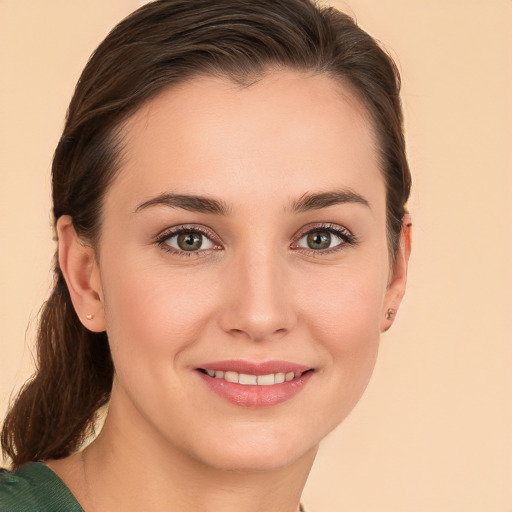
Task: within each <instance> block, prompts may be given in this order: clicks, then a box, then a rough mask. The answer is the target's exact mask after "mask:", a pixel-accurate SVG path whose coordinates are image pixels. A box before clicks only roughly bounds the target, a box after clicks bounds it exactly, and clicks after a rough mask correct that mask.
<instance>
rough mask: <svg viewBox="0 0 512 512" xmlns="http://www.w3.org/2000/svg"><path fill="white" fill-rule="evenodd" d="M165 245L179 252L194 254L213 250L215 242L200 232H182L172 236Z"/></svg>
mask: <svg viewBox="0 0 512 512" xmlns="http://www.w3.org/2000/svg"><path fill="white" fill-rule="evenodd" d="M165 243H166V244H167V245H169V246H170V247H172V248H173V249H176V250H178V251H186V252H194V251H199V250H204V249H211V248H212V247H213V242H212V241H211V240H210V239H209V238H208V237H207V236H206V235H204V234H203V233H199V232H198V231H182V232H181V233H177V234H175V235H172V236H170V237H169V238H167V239H166V240H165Z"/></svg>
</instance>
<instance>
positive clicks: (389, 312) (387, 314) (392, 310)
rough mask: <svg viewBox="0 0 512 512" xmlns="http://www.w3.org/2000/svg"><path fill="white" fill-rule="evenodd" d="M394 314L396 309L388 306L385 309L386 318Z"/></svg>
mask: <svg viewBox="0 0 512 512" xmlns="http://www.w3.org/2000/svg"><path fill="white" fill-rule="evenodd" d="M395 315H396V309H391V308H389V309H388V310H387V311H386V320H389V319H390V318H391V317H392V316H395Z"/></svg>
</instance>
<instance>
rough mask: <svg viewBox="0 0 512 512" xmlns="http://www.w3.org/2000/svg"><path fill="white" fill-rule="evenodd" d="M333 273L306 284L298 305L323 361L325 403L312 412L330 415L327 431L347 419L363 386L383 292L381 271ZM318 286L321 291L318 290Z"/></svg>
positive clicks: (373, 348) (377, 332)
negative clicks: (320, 411) (334, 274)
mask: <svg viewBox="0 0 512 512" xmlns="http://www.w3.org/2000/svg"><path fill="white" fill-rule="evenodd" d="M383 269H384V266H383ZM338 270H339V271H338V272H337V275H336V276H332V275H331V276H323V277H322V278H321V276H320V275H317V276H316V279H311V282H310V283H309V286H308V287H307V289H308V290H309V291H308V293H307V294H306V290H304V293H305V295H304V296H305V299H304V303H303V305H302V309H303V311H305V312H306V311H307V313H304V315H307V318H308V319H309V320H308V322H307V323H308V326H309V333H308V334H309V336H310V338H311V339H312V340H315V345H316V349H317V351H318V352H319V353H321V354H322V355H323V356H324V357H323V359H324V360H325V361H326V364H325V366H324V367H323V368H322V372H323V373H324V376H325V379H324V383H323V389H324V394H323V396H324V397H325V400H323V401H319V402H318V404H317V407H318V409H319V410H320V408H322V409H323V410H324V411H330V420H329V428H334V427H335V426H336V425H337V424H339V423H340V422H341V421H342V420H343V419H344V418H345V417H346V416H347V415H348V413H349V412H350V411H351V410H352V408H353V407H354V406H355V404H356V403H357V401H358V400H359V398H360V397H361V395H362V394H363V392H364V390H365V388H366V386H367V384H368V382H369V379H370V377H371V374H372V371H373V368H374V365H375V361H376V357H377V353H378V347H379V339H380V323H381V318H380V317H381V311H382V303H383V300H384V296H385V289H386V285H385V283H386V273H385V270H381V269H379V268H378V267H375V268H374V269H373V270H372V269H371V268H368V267H367V268H364V269H362V268H361V269H360V271H358V270H356V269H353V268H352V269H350V270H349V269H348V268H346V269H338ZM322 282H323V283H325V286H323V287H320V286H319V283H322ZM318 417H319V418H320V417H321V416H320V415H318ZM324 427H325V425H324ZM318 428H322V425H318Z"/></svg>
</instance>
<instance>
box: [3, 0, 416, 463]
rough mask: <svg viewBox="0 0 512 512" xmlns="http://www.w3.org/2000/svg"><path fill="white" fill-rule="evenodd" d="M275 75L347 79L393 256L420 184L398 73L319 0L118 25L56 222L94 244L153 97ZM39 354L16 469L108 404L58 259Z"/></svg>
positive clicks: (262, 1) (13, 424)
mask: <svg viewBox="0 0 512 512" xmlns="http://www.w3.org/2000/svg"><path fill="white" fill-rule="evenodd" d="M272 69H293V70H296V71H299V72H305V73H313V74H326V75H328V76H330V77H331V78H333V79H334V80H335V81H338V82H340V83H342V85H343V84H345V85H346V84H349V86H350V89H351V91H352V92H355V94H356V95H357V97H358V99H359V100H360V101H361V102H362V104H363V105H364V106H365V108H366V110H367V112H368V114H369V117H370V118H371V120H372V122H373V129H374V131H375V134H376V138H377V143H378V150H379V155H380V161H381V170H382V173H383V177H384V181H385V184H386V205H387V206H386V208H387V231H388V240H389V248H390V254H391V255H392V257H393V256H394V255H395V254H396V252H397V250H398V247H399V241H400V232H401V227H402V221H403V217H404V214H405V212H406V202H407V199H408V197H409V193H410V187H411V176H410V172H409V168H408V164H407V159H406V153H405V141H404V135H403V119H402V111H401V104H400V97H399V94H400V76H399V73H398V70H397V68H396V66H395V64H394V62H393V60H392V59H391V58H390V57H389V56H388V55H387V53H386V52H385V51H384V50H383V49H382V48H381V47H380V46H379V44H378V43H377V42H376V41H375V40H374V39H373V38H372V37H370V36H369V35H368V34H367V33H366V32H364V31H363V30H362V29H361V28H359V27H358V26H357V25H356V23H355V22H354V20H353V19H352V18H351V17H349V16H348V15H346V14H343V13H341V12H339V11H337V10H336V9H334V8H333V7H320V6H317V5H316V4H315V3H313V0H251V1H250V2H248V1H246V0H194V2H191V1H189V0H156V1H153V2H150V3H148V4H146V5H145V6H143V7H141V8H140V9H138V10H137V11H135V12H134V13H133V14H132V15H130V16H128V17H127V18H125V19H124V20H123V21H121V22H120V23H119V24H118V25H117V26H116V27H115V28H114V29H113V30H112V31H111V32H110V34H109V35H108V36H107V37H106V38H105V40H104V41H103V42H102V43H101V44H100V46H99V47H98V48H97V49H96V51H95V52H94V53H93V55H92V56H91V58H90V60H89V62H88V63H87V65H86V67H85V69H84V71H83V73H82V75H81V77H80V79H79V81H78V84H77V86H76V89H75V93H74V95H73V98H72V100H71V103H70V106H69V110H68V114H67V118H66V123H65V127H64V131H63V134H62V137H61V139H60V141H59V143H58V146H57V148H56V151H55V155H54V159H53V166H52V183H53V215H54V219H55V221H57V219H58V218H59V217H60V216H61V215H70V216H71V217H72V219H73V225H74V228H75V230H76V232H77V234H78V235H79V236H80V237H81V238H82V239H83V240H84V241H85V242H87V243H89V244H91V245H92V246H93V247H94V246H95V245H96V243H97V241H98V237H99V234H100V227H101V211H102V203H103V200H104V197H105V194H106V191H107V190H108V187H109V186H110V184H111V183H112V181H113V180H114V178H115V176H116V173H117V172H118V170H119V168H120V162H121V159H122V147H123V144H122V129H121V128H122V125H123V123H124V122H125V121H126V120H127V119H128V118H129V117H130V116H131V115H132V114H133V113H134V112H135V111H136V110H137V109H138V108H140V107H141V106H142V105H143V104H144V103H145V102H147V101H148V100H149V99H150V98H152V97H154V96H155V95H156V94H158V93H159V92H161V91H162V90H164V89H166V88H169V87H171V86H173V85H177V84H179V83H183V82H184V81H187V80H191V79H193V78H194V77H197V76H203V75H217V76H221V77H223V78H227V79H229V80H231V81H233V82H234V83H237V84H239V85H241V86H245V87H246V86H250V85H251V84H252V83H254V81H257V80H259V79H261V78H262V77H263V76H265V74H266V73H268V72H269V70H272ZM37 358H38V362H37V368H36V372H35V375H34V377H33V378H32V379H31V380H30V381H29V382H28V383H27V384H26V385H25V386H24V387H23V388H22V390H21V391H20V393H19V394H18V396H17V398H16V400H15V401H14V403H13V405H12V407H11V409H10V410H9V412H8V415H7V417H6V419H5V422H4V425H3V429H2V434H1V440H2V447H3V450H4V453H5V454H6V455H8V456H9V457H10V459H11V460H12V465H13V467H17V466H20V465H21V464H23V463H25V462H28V461H33V460H45V459H51V458H61V457H64V456H67V455H69V454H71V453H73V452H74V451H75V450H76V449H77V448H79V446H80V445H81V443H82V442H83V440H84V438H86V437H87V435H88V434H89V433H90V430H91V428H92V425H93V423H94V419H95V415H96V412H97V411H98V409H99V408H100V407H101V406H102V405H104V404H105V403H107V402H108V400H109V397H110V391H111V386H112V379H113V371H114V368H113V363H112V359H111V355H110V349H109V346H108V338H107V335H106V333H100V334H96V333H92V332H90V331H89V330H87V329H86V328H85V327H84V326H83V325H82V324H81V322H80V320H79V319H78V316H77V315H76V313H75V311H74V309H73V306H72V303H71V300H70V296H69V293H68V290H67V287H66V284H65V282H64V279H63V277H62V272H61V270H60V268H59V265H58V262H57V260H56V263H55V282H54V287H53V291H52V292H51V295H50V298H49V299H48V301H47V302H46V303H45V305H44V306H43V308H42V312H41V317H40V324H39V331H38V335H37Z"/></svg>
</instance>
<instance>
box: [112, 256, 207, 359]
mask: <svg viewBox="0 0 512 512" xmlns="http://www.w3.org/2000/svg"><path fill="white" fill-rule="evenodd" d="M126 267H127V268H128V267H129V268H132V269H137V271H136V272H133V271H132V272H123V264H122V263H120V262H118V263H117V265H115V266H113V267H112V270H109V271H107V272H105V275H106V276H108V281H106V282H104V288H103V289H104V295H105V297H104V299H105V316H106V323H107V332H108V334H109V339H110V343H111V346H112V351H113V352H118V351H121V349H122V350H129V351H130V352H132V353H133V352H134V351H136V352H139V354H138V356H139V357H142V358H154V357H155V356H159V355H162V356H164V357H165V358H166V359H169V358H172V357H175V356H176V354H179V352H180V350H181V349H183V348H185V347H187V346H188V345H190V344H192V343H193V342H194V340H197V339H198V333H200V332H201V331H202V329H203V328H204V325H205V322H207V320H208V312H209V311H211V309H212V307H211V304H212V302H213V300H214V294H213V292H212V290H211V287H209V286H207V285H206V281H205V279H204V278H200V277H199V276H195V277H194V278H193V279H191V278H190V271H189V272H183V271H178V272H176V271H174V272H173V271H171V270H170V269H169V268H168V267H166V266H165V265H161V266H151V267H148V266H144V265H142V264H141V265H139V264H137V263H132V264H127V265H126ZM121 344H122V345H121Z"/></svg>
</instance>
